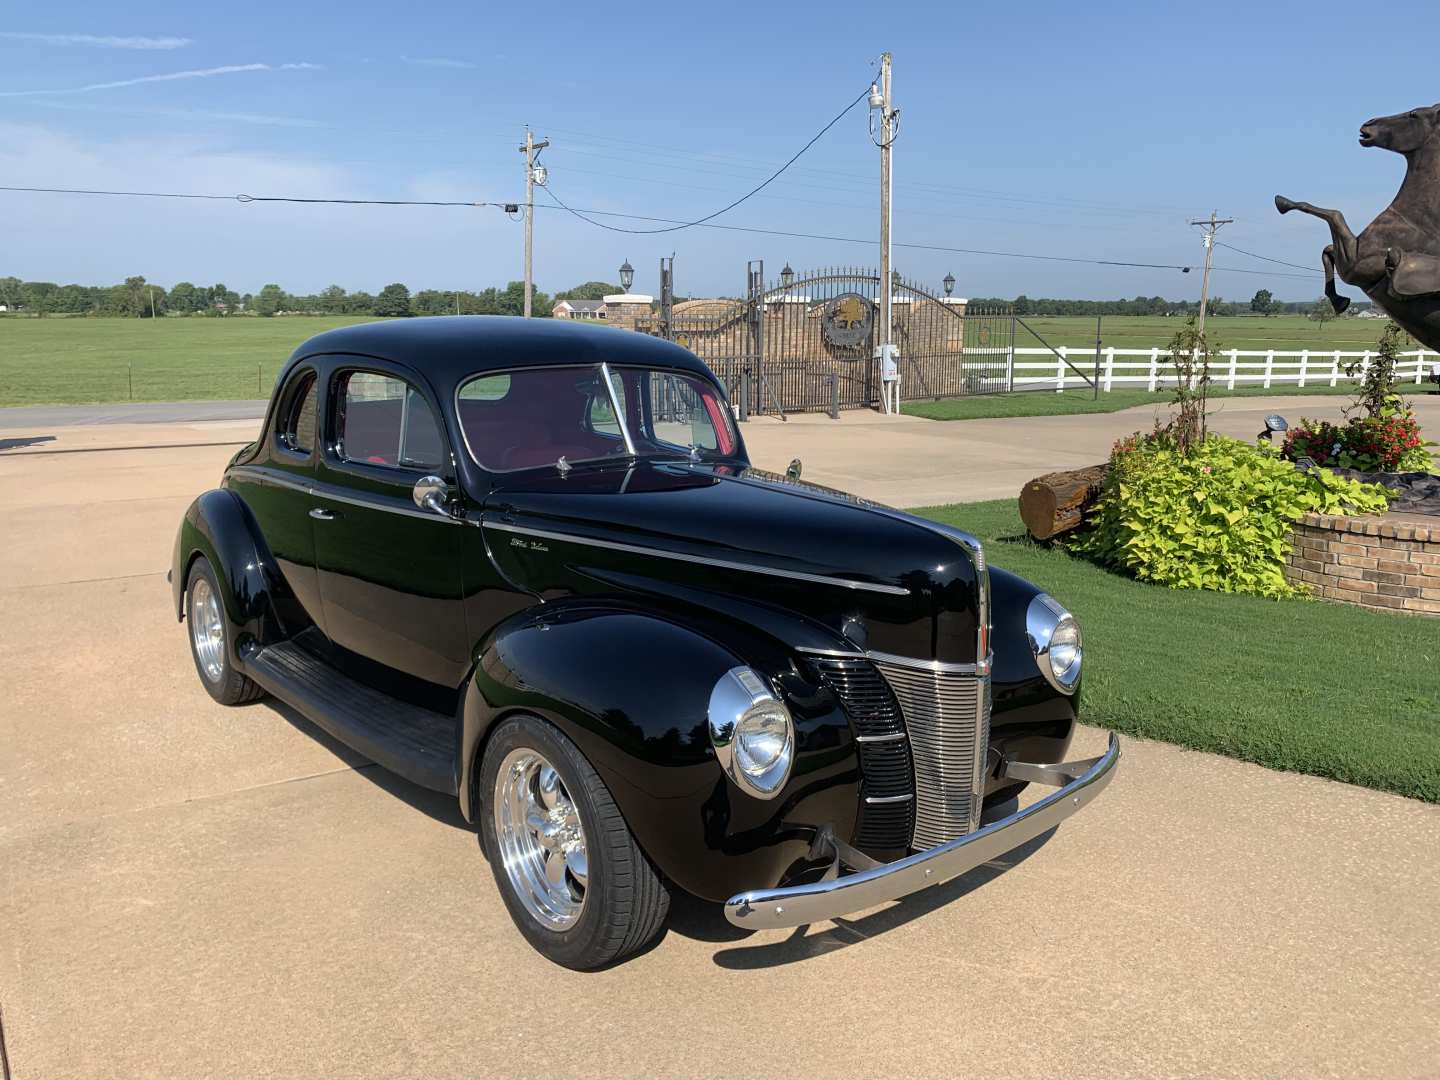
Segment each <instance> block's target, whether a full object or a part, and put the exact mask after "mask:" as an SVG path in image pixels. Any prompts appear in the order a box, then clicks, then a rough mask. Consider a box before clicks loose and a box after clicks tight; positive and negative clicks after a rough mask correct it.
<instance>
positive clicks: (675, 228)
mask: <svg viewBox="0 0 1440 1080" xmlns="http://www.w3.org/2000/svg"><path fill="white" fill-rule="evenodd" d="M869 96H870V87H869V86H866V87H865V89H864V90H862V91H861V92H860V94H859V96H858V97H856V98H855V100H854V101H852V102H850V104H848V105H846V106H845V107H844V108H843V109H841V110H840V111H839V112H838V113H836V114H835V118H834V119H833V120H831V121H830V122H829V123H828V124H826V125H825V126H824V127H823V128H821V129H820V130H819V131H817V132H816V133H815V134H814V136H813V137H812V138H811V139H810V141H809V142H807V143H806V144H805V145H804V146H802V147H801V148H800V149H799V150H797V151H795V153H794V154H792V155H791V156H790V160H789V161H787V162H785V164H784V165H781V166H780V167H779V168H778V169H776V170H775V171H774V172H772V173H771V174H770V175H769V176H767V177H766V178H765V179H764V180H762V181H761V182H760V183H759V184H757V185H756V186H755V187H753V188H751V189H750V190H749V191H747V192H746V193H745V194H744V195H741V196H740V197H739V198H738V199H736V200H735V201H734V202H732V203H730V204H729V205H727V206H722V207H721V208H720V209H719V210H716V211H715V212H714V213H712V214H706V215H705V216H704V217H702V218H697V219H696V220H695V221H686V222H680V223H677V224H674V225H669V226H667V227H666V228H663V229H625V228H621V227H620V226H618V225H606V224H605V223H604V222H603V221H590V219H589V218H587V217H585V215H584V214H582V213H580V212H579V211H577V210H574V209H572V208H571V207H569V206H566V205H565V203H564V201H562V200H561V198H560V196H558V195H556V194H555V193H554V192H553V191H551V190H550V188H549V186H548V185H547V186H546V187H545V189H544V190H545V194H546V195H549V196H550V198H551V199H553V200H554V201H555V202H556V203H557V204H559V206H560V208H561V209H563V210H569V211H570V213H572V214H574V215H575V216H576V217H577V218H579V219H580V220H581V221H588V222H589V223H590V224H591V225H594V226H595V227H596V228H599V229H608V230H609V231H611V232H619V233H641V234H652V233H669V232H679V231H680V230H681V229H690V228H694V227H695V226H696V225H704V224H705V223H706V222H707V221H710V220H711V219H713V218H717V217H719V216H720V215H721V214H724V213H726V212H727V211H730V210H734V209H735V207H737V206H739V205H740V204H741V203H743V202H744V201H745V200H746V199H748V198H750V197H751V196H753V195H758V194H759V193H760V192H761V191H763V190H765V188H767V187H769V186H770V184H771V182H772V181H774V180H775V179H777V178H778V177H779V176H780V174H781V173H783V172H784V171H785V170H786V169H788V168H790V166H791V165H794V164H795V162H796V161H798V160H799V158H800V155H801V154H803V153H805V151H806V150H809V149H810V147H812V146H814V145H815V144H816V143H817V142H819V141H820V139H821V137H822V136H824V134H825V133H826V132H827V131H829V130H830V129H831V128H833V127H834V126H835V125H836V124H838V123H839V122H840V121H841V119H842V118H843V117H844V116H845V114H846V113H848V112H849V111H850V110H851V109H853V108H855V106H856V105H859V104H860V102H862V101H864V100H865V99H866V98H868V97H869Z"/></svg>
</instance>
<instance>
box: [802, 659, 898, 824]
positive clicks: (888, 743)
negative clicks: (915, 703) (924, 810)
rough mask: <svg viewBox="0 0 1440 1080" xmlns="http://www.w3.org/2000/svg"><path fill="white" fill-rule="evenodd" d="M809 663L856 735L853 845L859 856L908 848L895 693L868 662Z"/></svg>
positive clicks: (858, 660)
mask: <svg viewBox="0 0 1440 1080" xmlns="http://www.w3.org/2000/svg"><path fill="white" fill-rule="evenodd" d="M809 659H810V662H811V663H812V664H814V665H815V669H816V671H818V672H819V673H820V677H821V679H822V680H824V682H825V684H826V685H827V686H828V687H829V688H830V690H831V692H832V693H834V695H835V696H836V697H837V698H839V699H840V704H841V705H842V706H844V708H845V712H846V714H847V715H848V716H849V717H850V725H851V727H852V728H853V729H854V732H855V735H856V736H857V739H856V756H857V757H858V758H859V760H860V774H861V777H862V782H861V785H860V795H861V799H860V814H859V820H858V821H857V822H856V827H855V839H854V844H855V846H856V847H857V848H859V849H860V850H861V851H896V850H904V849H906V848H908V847H909V846H910V837H911V833H912V832H913V818H912V815H913V813H914V806H915V800H914V798H913V795H914V790H915V789H914V787H913V784H912V775H911V766H910V747H909V744H908V743H907V741H906V738H905V720H904V717H903V716H902V715H901V712H900V707H899V705H898V703H897V702H896V700H895V695H894V693H893V692H892V691H891V689H890V687H889V686H888V685H887V683H886V681H885V680H884V679H882V678H881V677H880V675H879V673H878V672H877V671H876V670H875V665H874V664H872V663H871V662H870V661H869V660H863V659H858V658H857V659H851V658H848V657H821V656H812V657H810V658H809ZM871 799H879V800H884V801H881V802H870V801H869V800H871Z"/></svg>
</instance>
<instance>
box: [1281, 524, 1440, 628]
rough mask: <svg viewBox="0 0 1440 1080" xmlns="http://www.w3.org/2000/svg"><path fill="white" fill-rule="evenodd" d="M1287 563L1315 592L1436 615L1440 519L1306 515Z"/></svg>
mask: <svg viewBox="0 0 1440 1080" xmlns="http://www.w3.org/2000/svg"><path fill="white" fill-rule="evenodd" d="M1293 537H1294V541H1295V544H1294V551H1293V552H1292V553H1291V555H1290V558H1289V561H1288V565H1287V566H1286V568H1285V577H1286V579H1287V580H1289V581H1290V582H1292V583H1293V584H1301V583H1304V584H1305V585H1307V586H1309V588H1310V591H1311V592H1312V593H1314V594H1315V595H1316V596H1321V597H1324V598H1325V599H1327V600H1339V601H1342V602H1344V603H1347V604H1359V605H1360V606H1361V607H1368V608H1379V609H1381V610H1385V611H1404V612H1409V613H1411V614H1415V615H1431V616H1440V519H1435V523H1434V524H1428V523H1425V522H1421V521H1417V520H1415V519H1414V518H1402V517H1395V516H1392V515H1376V516H1370V517H1336V516H1333V515H1330V514H1306V515H1305V518H1304V520H1303V521H1301V522H1300V523H1299V524H1298V525H1296V526H1295V531H1294V534H1293Z"/></svg>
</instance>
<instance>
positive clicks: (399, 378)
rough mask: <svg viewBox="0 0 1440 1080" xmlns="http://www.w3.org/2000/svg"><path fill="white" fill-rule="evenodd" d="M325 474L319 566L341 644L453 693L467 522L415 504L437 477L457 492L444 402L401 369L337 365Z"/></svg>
mask: <svg viewBox="0 0 1440 1080" xmlns="http://www.w3.org/2000/svg"><path fill="white" fill-rule="evenodd" d="M327 387H328V394H327V398H328V404H327V406H326V410H325V411H326V440H325V447H324V453H323V455H322V457H321V461H320V465H319V468H318V471H317V474H316V484H315V487H314V492H315V496H316V497H315V506H314V512H313V518H314V522H315V562H316V567H317V569H318V574H319V582H320V596H321V601H322V607H323V610H324V612H325V633H326V635H327V636H328V637H329V638H330V640H331V641H332V642H334V643H335V644H336V645H339V646H341V647H342V648H344V649H348V650H350V651H351V652H353V653H357V654H359V655H360V656H362V657H365V658H367V659H369V660H372V661H375V662H376V663H379V664H384V665H386V666H387V667H389V668H393V669H395V670H396V671H399V672H403V673H405V674H407V675H411V676H414V677H416V678H420V679H424V680H426V681H427V682H430V683H434V684H438V685H439V686H442V687H446V688H450V689H454V688H455V687H457V686H458V685H459V684H460V682H461V681H462V680H463V678H464V676H465V673H466V671H467V670H468V668H469V654H470V649H469V641H468V639H467V638H466V634H465V612H464V603H463V595H462V583H463V573H462V565H461V561H462V548H463V545H462V543H461V540H462V536H461V534H462V532H463V531H464V525H463V524H462V522H461V520H460V519H459V518H458V517H455V516H451V515H450V514H449V513H445V512H441V511H437V510H436V509H433V508H422V507H420V506H419V505H417V503H416V501H415V485H416V484H417V482H419V481H420V480H422V479H425V478H429V477H439V478H440V479H441V481H442V482H443V483H444V485H445V490H446V492H448V493H449V494H450V496H451V497H452V498H453V497H454V494H455V492H456V490H457V488H456V484H455V468H454V462H453V459H452V456H451V453H450V447H449V442H448V440H447V438H446V437H445V433H444V428H443V426H442V425H441V423H440V420H439V413H438V411H437V409H436V407H435V403H434V402H433V401H432V400H431V399H430V398H429V397H428V395H427V394H426V392H425V391H424V390H422V389H421V384H420V382H419V380H418V379H416V378H415V377H414V376H413V375H412V374H410V373H408V372H406V371H403V370H402V369H400V368H398V367H396V366H393V365H379V364H378V363H376V364H372V363H371V362H369V361H366V362H365V363H363V364H362V363H360V362H358V361H357V362H356V363H355V364H354V365H353V366H349V365H347V364H345V363H340V364H338V365H337V366H336V367H335V368H334V369H333V371H332V374H331V376H330V378H329V380H328V383H327Z"/></svg>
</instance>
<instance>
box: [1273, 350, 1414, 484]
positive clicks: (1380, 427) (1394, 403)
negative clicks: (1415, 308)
mask: <svg viewBox="0 0 1440 1080" xmlns="http://www.w3.org/2000/svg"><path fill="white" fill-rule="evenodd" d="M1407 340H1408V339H1407V338H1406V336H1405V332H1404V331H1403V330H1401V329H1400V327H1398V326H1396V325H1395V324H1394V323H1392V324H1390V325H1389V326H1387V327H1386V328H1385V332H1384V333H1382V334H1381V335H1380V342H1379V344H1378V345H1377V346H1376V349H1375V357H1374V358H1373V359H1372V360H1370V361H1369V362H1368V363H1366V362H1365V361H1356V362H1355V363H1353V364H1351V365H1349V366H1348V367H1347V368H1346V369H1345V373H1346V374H1347V375H1355V374H1357V373H1358V374H1359V375H1360V376H1361V378H1360V388H1359V391H1358V392H1357V393H1356V395H1355V401H1354V403H1353V404H1352V405H1351V406H1350V407H1349V408H1348V409H1346V410H1345V412H1346V415H1347V416H1348V417H1349V421H1348V422H1347V423H1346V424H1345V425H1344V426H1338V425H1336V424H1332V423H1329V422H1328V421H1324V420H1310V419H1301V421H1300V423H1299V424H1298V425H1296V426H1295V427H1294V428H1292V429H1291V430H1290V433H1289V434H1288V435H1286V436H1285V451H1284V452H1285V456H1286V457H1287V458H1289V459H1290V460H1291V461H1298V460H1299V459H1300V458H1302V457H1308V458H1310V459H1311V460H1312V461H1314V462H1315V464H1317V465H1328V466H1332V467H1335V468H1341V469H1359V470H1360V471H1361V472H1425V471H1427V470H1429V469H1430V467H1431V460H1430V452H1429V451H1428V450H1427V449H1426V448H1425V447H1426V443H1425V439H1424V436H1422V435H1421V433H1420V422H1419V421H1418V420H1416V419H1415V414H1414V413H1413V412H1412V411H1411V409H1410V406H1408V405H1407V404H1406V403H1405V399H1404V398H1402V397H1401V396H1400V395H1399V394H1397V393H1396V392H1395V364H1396V362H1397V361H1398V360H1399V359H1400V348H1401V346H1402V345H1404V344H1405V342H1406V341H1407Z"/></svg>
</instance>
